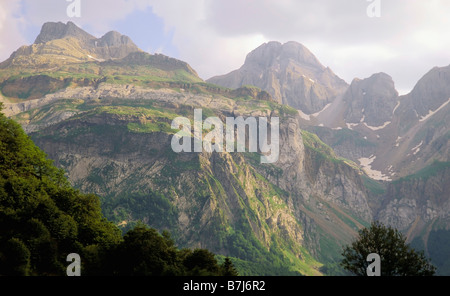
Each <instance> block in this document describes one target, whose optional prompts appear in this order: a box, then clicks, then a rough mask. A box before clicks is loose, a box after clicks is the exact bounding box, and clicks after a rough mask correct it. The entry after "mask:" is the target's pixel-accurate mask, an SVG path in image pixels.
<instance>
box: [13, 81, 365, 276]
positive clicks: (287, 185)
mask: <svg viewBox="0 0 450 296" xmlns="http://www.w3.org/2000/svg"><path fill="white" fill-rule="evenodd" d="M262 93H263V92H262ZM125 98H126V99H125ZM69 102H70V103H69ZM150 102H151V106H152V107H149V105H148V104H150ZM25 103H26V104H25ZM25 103H22V106H23V108H25V109H23V110H22V111H26V110H28V111H26V112H25V113H21V114H28V115H27V116H26V117H24V116H23V115H21V114H18V115H16V118H17V119H18V120H21V122H22V123H23V125H24V127H25V129H26V130H28V131H29V132H32V137H33V139H34V140H35V141H36V143H37V144H38V145H39V146H40V147H41V148H43V149H44V151H46V152H47V153H48V154H49V156H50V157H51V158H52V159H55V160H56V162H57V164H58V165H59V166H61V167H63V168H64V169H66V171H67V172H68V176H69V179H70V180H71V182H72V183H73V184H74V185H75V186H77V187H79V188H81V189H82V190H83V191H86V192H95V193H97V194H98V195H100V196H103V197H104V198H105V200H107V201H108V202H109V203H110V204H111V207H112V208H114V210H113V212H112V213H111V217H115V219H118V221H117V223H122V225H126V224H127V223H132V222H133V221H136V220H137V219H143V220H144V221H146V222H148V223H149V224H150V225H153V226H155V227H158V228H160V229H164V228H169V229H171V231H172V232H173V233H176V236H177V241H178V242H179V243H180V244H183V245H186V246H191V247H195V246H202V247H207V248H209V249H212V250H215V251H218V252H220V253H223V254H227V252H229V253H230V254H234V255H236V252H237V251H236V249H233V247H232V244H231V242H230V236H231V235H232V232H230V229H244V230H245V231H244V230H242V231H243V234H244V236H245V235H249V236H254V237H255V239H256V240H257V241H259V242H260V243H261V244H262V245H264V246H265V247H266V248H268V249H270V248H271V247H273V244H274V242H275V241H276V242H277V244H279V245H280V246H285V247H286V248H287V250H289V252H292V254H295V256H297V258H303V259H304V258H305V256H309V255H307V253H305V252H306V250H308V251H307V252H309V253H310V254H313V255H314V256H316V258H321V259H323V260H328V259H330V260H331V259H332V258H333V257H334V256H336V255H337V254H338V252H339V248H340V247H339V246H340V245H342V244H343V243H348V242H349V241H350V240H351V239H352V238H353V237H354V236H355V235H356V233H357V230H358V229H359V228H361V227H363V226H364V225H366V223H368V222H369V221H370V220H371V212H370V209H369V206H368V201H367V192H366V189H365V187H364V185H363V184H362V181H361V175H360V172H359V171H358V170H357V169H355V168H354V166H351V165H349V164H348V163H346V162H345V161H342V160H340V159H338V158H337V157H336V155H334V154H333V153H332V151H331V149H330V148H329V147H328V148H327V147H326V146H325V145H324V144H323V143H320V140H318V139H316V138H313V137H312V136H311V135H309V134H308V135H307V134H303V133H304V132H303V131H302V130H301V129H300V127H299V118H298V115H297V113H296V112H292V110H291V112H290V113H286V112H285V111H283V110H284V108H281V109H279V108H278V107H277V108H270V107H269V108H268V106H270V104H275V103H273V102H272V101H270V100H265V99H264V95H258V94H255V99H247V100H235V99H232V98H228V97H224V96H220V95H214V96H212V95H201V94H192V93H189V92H177V91H174V90H163V89H161V90H154V89H144V88H139V87H136V86H126V85H108V84H106V83H103V84H100V85H99V86H98V87H84V88H77V89H66V90H65V91H61V92H59V93H57V94H53V95H48V96H47V99H46V100H42V101H39V102H36V103H35V105H33V106H32V105H31V103H32V102H31V101H30V102H25ZM40 104H42V105H40ZM66 104H69V105H66ZM118 104H119V105H118ZM268 104H269V105H268ZM25 105H27V107H25ZM122 105H123V106H129V107H121V106H122ZM44 106H47V107H46V108H45V109H42V108H43V107H44ZM63 106H66V107H63ZM67 106H71V107H67ZM115 106H116V107H115ZM130 106H132V107H130ZM139 106H142V107H139ZM28 108H29V109H28ZM33 108H37V109H33ZM154 108H157V109H155V110H159V111H158V112H156V111H152V110H154ZM195 108H203V109H205V108H206V109H207V110H211V111H208V112H213V113H214V114H215V115H217V116H219V118H222V119H223V120H224V118H225V116H243V117H247V116H255V117H259V116H269V117H270V116H272V117H273V116H277V117H279V118H280V131H279V134H280V153H279V158H278V161H277V162H275V163H273V164H261V163H260V157H259V155H254V156H251V155H249V154H245V153H244V154H241V153H212V154H211V153H200V154H198V153H179V154H176V153H172V152H171V148H170V139H171V134H170V133H168V130H167V129H165V126H168V125H170V122H171V118H174V117H175V116H177V114H184V115H188V116H192V114H193V110H194V109H195ZM33 110H43V111H33ZM145 110H147V111H145ZM162 111H164V112H163V113H160V112H162ZM205 112H206V111H205ZM191 113H192V114H191ZM161 114H162V115H161ZM189 114H191V115H189ZM156 123H157V124H156ZM169 130H170V129H169ZM305 137H309V139H308V141H307V140H306V138H305ZM255 156H256V157H255ZM153 194H161V195H163V196H164V197H165V198H166V199H167V202H166V203H163V204H162V205H161V204H159V203H160V202H161V201H158V202H157V201H154V200H153V199H143V200H142V202H143V203H144V204H145V203H146V202H150V201H151V202H155V203H157V204H158V206H157V207H154V208H153V207H152V209H153V210H151V211H150V210H148V211H144V212H142V211H136V210H130V205H129V204H128V205H127V204H126V203H121V202H120V200H121V198H123V196H136V198H137V199H138V200H140V199H141V198H144V196H147V195H150V196H153ZM146 200H147V201H146ZM149 200H150V201H149ZM156 200H159V199H156ZM158 209H159V210H158ZM167 212H170V213H173V214H171V215H169V214H164V213H167ZM161 215H162V216H161ZM155 217H164V218H158V219H156V218H155ZM217 233H219V234H217ZM215 235H218V237H220V239H219V240H218V241H215V240H211V239H210V237H211V236H215ZM233 237H234V236H233ZM324 237H325V238H324ZM323 239H326V240H328V241H329V243H330V245H333V246H334V247H333V248H332V249H333V251H330V249H328V248H323V247H322V246H321V243H320V242H321V241H322V242H323ZM230 244H231V245H230ZM303 259H301V260H303ZM299 260H300V259H299ZM305 272H306V273H311V272H312V273H314V272H313V271H311V270H310V271H305Z"/></svg>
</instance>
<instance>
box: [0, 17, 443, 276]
mask: <svg viewBox="0 0 450 296" xmlns="http://www.w3.org/2000/svg"><path fill="white" fill-rule="evenodd" d="M449 71H450V66H449V67H443V68H433V69H431V70H430V72H428V73H426V74H425V75H424V77H423V78H422V79H420V81H418V83H417V85H416V86H415V87H414V89H413V90H412V91H411V92H410V93H409V94H407V95H403V96H400V95H399V94H398V92H397V91H396V89H395V85H394V82H393V80H392V78H391V77H390V76H389V75H388V74H385V73H376V74H374V75H372V76H371V77H368V78H365V79H354V80H353V81H352V82H351V83H350V84H348V83H346V82H345V81H344V80H343V79H341V78H339V77H338V76H337V75H336V74H334V73H333V71H332V70H331V69H329V68H327V67H324V66H323V65H322V64H321V63H320V62H319V61H318V59H317V58H316V57H315V56H314V55H313V54H312V53H311V52H310V51H309V50H308V49H307V48H306V47H305V46H303V45H302V44H299V43H297V42H293V41H292V42H287V43H285V44H281V43H279V42H269V43H266V44H262V45H261V46H260V47H258V48H257V49H255V50H254V51H252V52H251V53H249V54H248V55H247V58H246V60H245V63H244V65H243V66H242V67H241V68H240V69H237V70H235V71H232V72H231V73H229V74H225V75H220V76H215V77H212V78H210V79H208V80H206V81H204V80H202V79H201V78H200V77H199V76H198V74H197V73H196V71H195V70H194V69H192V67H191V66H190V65H189V64H188V63H186V62H184V61H180V60H177V59H174V58H171V57H167V56H164V55H160V54H155V55H152V54H149V53H146V52H144V51H142V50H140V49H139V48H138V47H137V46H136V45H135V44H134V43H133V42H132V40H131V39H130V38H129V37H127V36H124V35H121V34H120V33H117V32H109V33H107V34H105V35H104V36H103V37H101V38H96V37H94V36H92V35H90V34H88V33H87V32H85V31H83V30H82V29H80V28H78V27H77V26H76V25H74V24H73V23H71V22H68V23H67V24H64V23H46V24H44V25H43V27H42V29H41V32H40V34H39V35H38V37H37V38H36V40H35V42H34V43H33V44H32V45H30V46H23V47H21V48H19V49H18V50H17V51H15V52H14V53H12V55H11V56H10V58H9V59H7V60H6V61H4V62H2V63H0V91H1V97H0V99H1V100H2V102H3V103H4V107H5V109H4V110H3V112H4V113H5V114H6V115H7V116H9V117H11V118H13V119H14V120H16V121H18V122H19V123H20V124H21V125H22V127H23V128H24V129H25V131H26V132H27V133H28V134H29V135H30V137H31V138H32V139H33V141H34V142H35V143H36V144H37V145H38V146H39V147H40V148H41V149H43V150H44V151H45V152H46V153H47V154H48V155H49V157H50V158H51V159H53V160H54V161H55V164H56V165H57V166H59V167H61V168H63V169H64V170H65V171H66V172H67V177H68V179H69V181H70V182H71V183H72V184H73V185H74V186H75V187H76V188H79V189H80V190H81V191H83V192H89V193H95V194H97V195H99V196H100V197H101V199H102V210H103V212H104V213H105V215H106V216H107V217H108V219H110V220H112V221H114V222H115V223H116V224H117V225H119V226H120V227H122V229H123V231H126V230H127V229H130V227H132V226H133V225H134V224H136V223H137V222H138V221H144V222H145V223H147V224H148V225H150V226H152V227H155V228H157V229H159V230H163V229H168V230H169V231H170V232H171V233H172V234H173V237H174V239H175V241H176V243H177V244H178V245H180V246H183V247H192V248H193V247H205V248H208V249H211V250H212V251H214V252H216V253H218V254H222V255H226V256H231V257H233V258H235V260H236V266H237V267H238V269H240V271H241V274H253V275H256V274H257V275H274V274H305V275H320V274H339V273H340V272H341V271H339V268H338V267H336V262H338V261H339V258H340V251H341V248H342V246H343V245H344V244H348V243H349V242H351V241H352V239H354V238H355V235H356V234H357V231H358V230H359V229H361V228H362V227H366V226H368V225H369V224H370V222H371V221H373V220H379V221H381V222H383V223H386V224H389V225H392V226H394V227H396V228H398V229H399V230H401V231H402V232H404V233H405V234H406V235H407V237H408V241H409V242H411V244H412V245H414V246H415V247H417V248H419V249H423V250H424V251H425V252H426V254H427V255H429V256H430V257H431V259H432V260H433V262H435V264H436V265H437V266H438V272H439V273H441V274H446V273H447V274H448V273H450V254H449V250H448V248H446V247H445V246H446V244H447V242H448V241H449V239H450V232H449V231H448V229H449V226H450V201H449V197H450V196H449V194H448V192H450V191H449V189H450V188H448V187H449V184H450V182H449V176H450V170H449V167H450V162H449V146H450V145H449V121H448V120H449V114H450V112H449V111H450V110H449V108H450V106H449V104H448V103H449V102H450V99H449V98H450V87H449V85H450V76H449ZM198 108H201V109H202V110H203V114H204V116H205V117H210V116H213V115H214V116H217V117H219V118H221V119H224V118H225V117H227V116H234V117H236V116H243V117H249V116H252V117H258V116H278V117H279V118H280V156H279V159H278V161H277V162H275V163H273V164H261V163H260V162H259V153H250V152H246V153H229V152H223V153H216V152H213V153H208V152H202V153H183V152H182V153H174V152H172V150H171V148H170V141H171V138H172V136H173V134H174V132H175V131H174V130H173V129H171V124H170V123H171V122H172V120H173V119H174V118H176V117H178V116H184V117H188V118H190V119H191V120H192V119H193V114H194V111H193V110H194V109H198ZM211 238H214V239H211Z"/></svg>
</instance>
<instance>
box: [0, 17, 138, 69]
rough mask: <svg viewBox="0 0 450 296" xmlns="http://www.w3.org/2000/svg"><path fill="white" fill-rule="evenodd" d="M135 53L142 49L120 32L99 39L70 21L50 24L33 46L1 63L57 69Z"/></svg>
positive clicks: (43, 29)
mask: <svg viewBox="0 0 450 296" xmlns="http://www.w3.org/2000/svg"><path fill="white" fill-rule="evenodd" d="M132 52H142V50H141V49H139V47H137V46H136V44H134V43H133V41H132V40H131V39H130V38H129V37H128V36H125V35H122V34H120V33H118V32H116V31H111V32H108V33H106V34H105V35H104V36H102V37H101V38H96V37H94V36H92V35H91V34H89V33H87V32H86V31H84V30H83V29H81V28H79V27H78V26H77V25H75V24H74V23H73V22H70V21H69V22H67V24H64V23H62V22H47V23H45V24H44V25H43V26H42V28H41V31H40V33H39V35H38V36H37V37H36V40H35V41H34V43H33V44H32V45H30V46H22V47H20V48H19V49H18V50H16V51H15V52H14V53H13V54H12V55H11V56H10V58H9V59H7V60H6V61H4V62H2V63H0V68H5V67H10V66H16V67H20V68H32V69H44V68H47V69H54V68H55V67H59V66H61V65H64V64H73V63H80V62H86V61H93V60H96V61H104V60H109V59H121V58H124V57H126V56H127V55H129V54H130V53H132Z"/></svg>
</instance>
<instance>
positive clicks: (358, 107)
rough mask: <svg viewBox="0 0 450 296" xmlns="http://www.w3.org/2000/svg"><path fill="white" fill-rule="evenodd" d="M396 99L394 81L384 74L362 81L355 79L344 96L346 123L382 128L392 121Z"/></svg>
mask: <svg viewBox="0 0 450 296" xmlns="http://www.w3.org/2000/svg"><path fill="white" fill-rule="evenodd" d="M397 98H398V92H397V91H396V89H395V85H394V81H393V80H392V77H391V76H389V75H388V74H386V73H377V74H373V75H372V76H370V77H369V78H366V79H362V80H361V79H357V78H356V79H354V80H353V81H352V83H351V85H350V87H349V88H348V90H347V91H346V93H345V94H344V101H345V102H346V103H347V104H348V108H347V111H346V115H345V118H346V121H347V122H348V123H359V122H364V123H366V124H367V125H368V126H373V127H379V126H383V124H385V123H386V122H388V121H390V120H391V119H392V113H393V110H394V108H395V106H396V105H397Z"/></svg>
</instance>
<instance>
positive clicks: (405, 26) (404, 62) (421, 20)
mask: <svg viewBox="0 0 450 296" xmlns="http://www.w3.org/2000/svg"><path fill="white" fill-rule="evenodd" d="M75 2H77V3H79V8H80V10H79V12H80V16H79V17H78V16H77V15H70V14H69V15H68V12H67V8H68V6H70V5H72V6H71V7H73V5H75ZM377 8H380V10H379V15H377V13H378V11H377ZM71 11H72V12H77V10H71ZM369 15H371V16H373V17H370V16H369ZM69 20H70V21H72V22H74V23H76V24H77V25H78V26H80V27H81V28H83V29H84V30H86V31H88V32H89V33H91V34H93V35H95V36H97V37H101V36H102V35H104V34H105V33H106V32H108V31H110V30H115V31H118V32H120V33H122V34H125V35H128V36H130V37H131V38H132V39H133V41H134V42H135V43H136V44H137V45H138V46H139V47H140V48H141V49H143V50H145V51H148V52H150V53H155V52H158V53H163V54H165V55H168V56H172V57H175V58H179V59H181V60H184V61H186V62H188V63H189V64H190V65H191V66H192V67H193V68H194V69H196V70H197V72H198V73H199V75H200V77H202V78H203V79H208V78H210V77H211V76H214V75H220V74H225V73H228V72H230V71H232V70H234V69H237V68H239V67H240V66H241V65H242V64H243V63H244V60H245V56H246V55H247V53H249V52H250V51H251V50H253V49H255V48H256V47H258V46H259V45H261V44H262V43H264V42H268V41H280V42H283V43H284V42H287V41H297V42H300V43H302V44H303V45H305V46H306V47H308V48H309V49H310V50H311V51H312V52H313V53H314V54H315V55H316V56H317V58H318V59H319V60H320V61H321V62H322V64H323V65H324V66H328V67H330V68H331V69H332V70H333V71H334V72H335V73H336V74H337V75H338V76H340V77H341V78H343V79H344V80H346V81H347V82H348V83H350V82H351V81H352V80H353V79H354V78H355V77H357V78H366V77H369V76H370V75H372V74H373V73H377V72H385V73H387V74H389V75H390V76H392V77H393V79H394V81H395V84H396V87H397V90H398V91H399V92H400V93H407V92H409V91H410V90H411V89H412V87H413V86H414V85H415V83H416V82H417V80H418V79H420V78H421V77H422V76H423V75H424V74H425V73H426V72H428V71H429V70H430V69H431V68H433V67H435V66H439V67H442V66H448V65H449V64H450V36H449V33H448V28H450V1H449V0H427V1H424V0H314V1H309V0H164V1H163V0H0V37H1V42H0V60H2V61H3V60H5V59H6V58H8V57H9V56H10V54H11V53H12V52H13V51H14V50H16V49H17V48H18V47H20V46H21V45H29V44H31V43H33V42H34V40H35V38H36V36H37V35H38V34H39V30H40V28H41V26H42V24H43V23H45V22H48V21H62V22H67V21H69Z"/></svg>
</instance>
